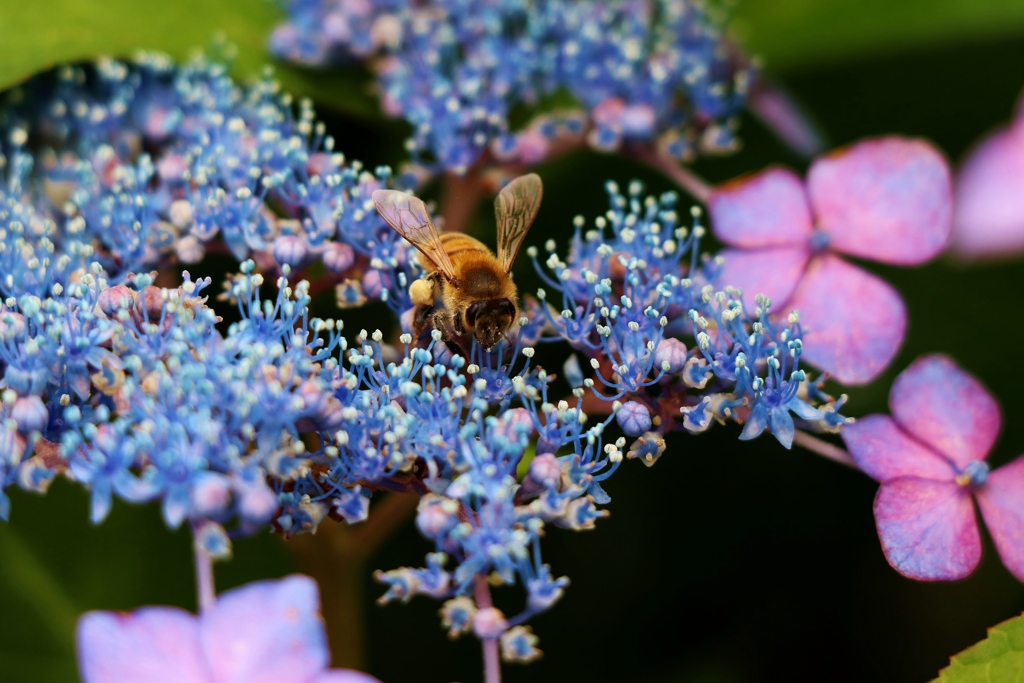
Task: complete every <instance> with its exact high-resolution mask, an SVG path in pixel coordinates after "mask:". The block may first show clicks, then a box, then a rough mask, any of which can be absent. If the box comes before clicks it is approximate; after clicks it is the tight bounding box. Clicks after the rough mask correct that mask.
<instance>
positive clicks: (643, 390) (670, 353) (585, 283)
mask: <svg viewBox="0 0 1024 683" xmlns="http://www.w3.org/2000/svg"><path fill="white" fill-rule="evenodd" d="M14 99H15V101H14V102H13V103H12V104H11V105H10V106H9V108H8V110H6V112H5V114H4V123H5V124H6V126H7V128H6V134H5V136H4V139H6V140H7V141H8V147H7V148H6V149H8V155H7V158H10V159H14V160H15V162H12V164H11V166H10V167H9V168H8V173H9V176H8V180H9V183H8V186H7V191H6V192H7V193H6V194H5V204H4V206H5V207H7V209H8V212H7V213H5V215H4V220H5V221H6V222H5V224H4V225H5V231H4V232H3V233H2V235H0V237H2V239H3V240H4V242H3V244H4V245H5V249H6V250H8V251H14V250H17V252H18V253H22V254H26V255H28V256H29V258H28V259H27V260H26V262H25V264H24V266H23V267H20V268H14V269H12V270H11V271H10V272H9V273H8V274H7V276H6V280H5V285H4V286H5V290H4V293H5V295H6V298H5V300H4V303H3V310H2V311H0V333H2V340H0V370H2V372H3V375H2V376H3V380H2V381H3V396H2V399H3V408H2V409H3V413H4V415H3V417H4V422H3V425H4V430H5V431H4V437H5V438H4V440H3V441H2V443H3V446H4V453H3V458H2V459H0V462H2V463H3V469H2V471H0V472H2V475H3V483H4V485H8V484H13V483H18V484H19V485H21V486H23V487H25V488H29V489H32V490H37V491H42V490H45V488H46V487H47V485H48V484H49V482H50V481H51V480H52V479H53V477H54V476H56V475H58V474H64V475H66V476H68V477H70V478H72V479H74V480H75V481H77V482H80V483H81V484H83V485H85V486H86V487H88V488H89V489H90V491H91V494H92V518H93V520H94V521H97V522H98V521H100V520H102V519H103V518H104V517H105V516H106V515H107V514H108V513H109V511H110V506H111V501H112V498H113V497H115V496H116V497H119V498H122V499H124V500H127V501H131V502H143V501H159V502H160V505H161V508H162V511H163V515H164V519H165V521H166V522H167V524H168V525H169V526H172V527H174V526H178V525H180V524H183V523H185V522H188V523H189V524H190V525H191V526H192V527H193V529H194V531H195V534H196V538H197V544H198V546H199V548H200V549H201V550H202V551H203V552H205V553H207V554H208V555H212V556H215V557H224V556H227V555H228V554H229V553H230V538H231V536H232V535H236V534H244V533H251V532H252V531H254V530H256V529H259V528H262V527H264V526H265V525H267V524H270V525H272V526H273V527H274V528H276V529H277V530H278V531H280V532H281V533H284V534H286V535H290V534H295V533H300V532H306V531H313V530H315V529H316V527H317V525H318V524H320V523H321V522H323V521H324V520H325V519H326V518H327V517H328V516H331V517H333V518H336V519H344V520H347V521H349V522H356V521H359V520H362V519H364V518H365V517H366V515H367V514H368V509H369V498H370V496H371V494H372V492H373V491H375V490H380V489H388V490H396V489H397V490H409V491H414V492H416V493H418V494H420V495H421V496H422V499H421V504H420V506H419V510H418V513H417V525H418V527H419V529H420V530H421V531H422V533H423V534H424V535H425V536H426V537H427V538H429V539H430V540H431V541H433V542H434V544H435V550H434V552H433V553H431V554H430V555H428V557H427V558H426V564H425V567H423V568H412V569H410V568H402V569H397V570H393V571H390V572H382V573H381V574H380V575H379V578H380V580H381V581H383V582H384V583H386V584H387V586H388V590H387V592H386V593H385V595H384V598H383V599H384V600H385V601H387V600H391V599H403V600H405V599H409V598H410V597H411V596H413V595H415V594H426V595H429V596H432V597H435V598H439V599H444V600H446V602H445V605H444V608H443V610H442V615H443V621H444V623H445V626H446V627H447V628H448V629H449V631H450V632H451V633H452V634H453V635H457V634H459V633H463V632H467V631H470V630H472V631H473V632H474V633H475V634H476V635H477V636H478V637H479V638H481V639H482V640H484V641H485V642H487V641H500V643H501V650H502V652H503V654H504V656H505V657H506V659H508V660H512V661H530V660H532V659H534V658H535V657H536V656H538V654H539V650H538V649H537V647H536V644H537V638H536V636H534V635H533V634H532V633H531V632H530V630H529V627H528V626H526V625H525V622H526V621H527V620H528V619H529V618H530V617H531V616H533V615H535V614H537V613H539V612H542V611H544V610H546V609H548V608H550V607H551V606H552V605H553V604H554V603H555V602H557V601H558V599H559V598H560V597H561V595H562V593H563V591H564V589H565V586H566V585H567V582H568V580H567V579H566V578H565V577H557V578H556V577H555V575H554V574H553V573H552V571H551V569H550V568H549V567H548V566H547V565H545V564H544V563H543V562H542V559H541V554H540V538H541V536H542V535H543V533H544V530H545V527H546V526H547V525H549V524H550V525H555V526H559V527H564V528H568V529H576V530H582V529H590V528H593V526H594V524H595V522H596V521H597V520H598V519H600V518H601V517H602V516H604V515H605V514H607V513H606V511H604V510H603V509H602V508H601V506H603V505H605V504H606V503H608V502H609V496H608V495H607V493H606V492H605V491H604V490H603V488H602V486H601V482H603V481H604V480H605V479H607V478H608V477H609V476H611V475H612V474H613V473H614V472H615V471H616V470H617V468H618V467H619V466H620V463H621V462H622V459H623V458H624V457H638V458H640V459H641V460H642V461H644V462H646V463H648V464H651V463H653V462H654V461H655V460H656V459H657V458H658V457H659V456H660V455H661V454H662V453H663V451H664V450H665V440H664V435H665V433H666V432H667V431H668V430H669V429H673V428H679V429H685V430H689V431H691V432H699V431H702V430H704V429H706V428H707V427H708V426H709V425H710V424H711V420H712V418H714V419H716V420H718V421H723V422H724V421H728V420H733V421H736V422H741V423H743V424H744V425H745V426H744V430H743V433H742V438H753V437H754V436H757V435H758V434H760V433H761V432H762V431H764V430H765V429H768V430H770V431H771V432H772V433H773V434H775V436H776V437H777V438H778V439H779V440H780V441H781V442H783V443H784V444H785V445H787V446H789V445H790V443H791V442H792V439H793V434H794V430H795V424H794V419H793V416H794V415H795V416H796V419H797V421H798V422H799V423H800V424H802V425H806V426H808V427H811V428H813V429H817V430H828V431H832V430H834V429H835V428H836V427H837V426H838V425H839V424H842V423H843V422H844V418H842V417H841V416H839V415H838V413H837V412H836V411H837V408H838V407H839V405H841V403H842V400H840V401H839V402H834V401H832V400H831V399H830V398H829V397H827V396H825V395H824V394H823V393H821V391H820V390H819V388H818V387H817V386H816V385H814V384H813V383H812V382H811V381H810V380H809V379H808V376H807V374H806V373H805V372H804V370H802V369H801V368H800V356H801V353H802V346H803V344H802V341H801V329H800V324H799V320H798V317H797V316H796V315H793V316H791V317H790V318H789V319H788V323H787V324H786V325H779V324H777V323H775V322H773V321H772V319H771V318H770V317H769V312H770V306H771V304H770V302H769V301H768V300H767V299H759V300H758V302H759V307H758V309H757V310H756V311H755V312H754V314H753V315H752V316H748V314H747V313H746V312H745V311H744V309H743V306H742V304H741V300H742V293H741V292H740V291H738V290H734V289H732V288H726V289H723V290H721V291H716V290H715V288H714V287H713V286H712V285H711V284H710V281H709V279H708V278H707V277H706V276H705V274H704V267H705V266H709V265H711V266H713V264H714V259H710V258H707V257H701V256H700V251H699V250H700V238H701V236H702V235H703V234H704V228H703V227H701V226H700V224H699V220H697V218H696V217H697V216H699V212H697V213H695V214H694V216H695V218H694V220H695V223H694V225H692V226H684V225H682V223H681V221H680V220H679V216H678V215H677V213H676V198H675V196H674V195H672V194H666V195H664V196H662V197H660V198H654V197H647V198H645V197H643V194H642V187H641V186H640V185H639V184H637V183H634V184H631V185H630V188H629V192H628V194H627V195H622V194H621V193H620V192H619V190H618V188H617V187H616V186H615V185H614V184H609V188H608V189H609V195H610V200H611V207H610V210H609V211H608V212H607V213H606V215H605V216H601V217H598V218H597V219H596V221H595V224H594V229H592V230H588V231H586V232H584V231H583V229H582V228H583V225H584V221H583V219H582V218H581V219H578V220H577V222H576V228H577V229H576V234H575V237H574V239H573V243H572V245H571V248H570V252H569V253H568V254H566V255H565V260H564V261H563V258H562V257H561V256H559V255H557V254H556V253H555V251H554V247H553V245H549V246H548V251H549V256H548V259H547V262H546V265H547V267H548V269H549V270H550V271H551V273H552V274H551V275H546V274H545V278H546V279H547V280H548V281H549V288H550V289H551V290H553V291H555V292H557V293H558V295H559V296H560V298H561V302H560V303H559V306H558V307H556V308H552V307H551V306H550V300H549V299H548V294H547V293H540V294H539V298H538V299H535V300H531V301H529V302H527V305H526V307H525V315H524V317H523V318H522V319H521V320H520V321H519V323H518V325H516V326H515V327H514V328H513V331H512V332H511V333H510V335H509V337H508V339H507V340H506V341H504V342H502V343H501V344H499V346H498V347H496V349H494V350H493V351H492V352H489V353H486V352H483V351H482V350H480V349H478V348H476V347H475V346H474V347H472V348H469V349H460V348H452V347H449V346H448V345H446V344H443V343H442V342H441V334H440V333H439V332H437V331H435V332H434V333H433V334H432V335H427V336H426V338H425V339H419V338H418V339H416V340H415V342H416V343H414V339H413V336H412V334H410V331H411V330H410V329H409V326H410V321H411V319H412V312H413V310H412V309H413V306H412V302H411V301H410V300H409V297H408V294H407V291H406V290H407V288H408V285H409V284H410V283H411V282H412V281H413V280H414V279H415V278H416V277H418V276H419V275H420V271H419V266H418V265H417V264H416V263H415V260H414V259H411V258H410V248H409V247H408V245H406V244H405V243H403V242H400V241H399V240H398V238H397V237H396V236H395V235H393V234H392V233H391V232H390V231H388V230H387V229H385V228H383V227H382V226H383V221H382V220H381V219H379V218H378V217H377V216H376V214H375V213H373V212H370V211H368V210H367V209H368V206H367V203H368V202H367V200H368V197H369V194H370V192H372V190H373V189H376V188H378V187H380V186H381V185H382V184H385V183H386V182H388V181H389V180H390V173H389V171H388V170H387V169H380V170H379V171H378V172H377V173H376V174H374V175H370V174H368V173H361V172H359V167H358V165H357V164H351V165H349V166H344V165H343V162H342V160H341V159H340V157H339V155H337V154H334V153H333V152H331V147H332V145H331V142H330V140H329V138H325V137H323V136H322V134H321V133H318V132H317V131H318V130H319V128H318V126H317V125H316V124H315V123H313V119H312V112H311V110H310V109H309V108H308V106H302V107H300V115H299V117H298V120H295V119H293V118H291V114H290V111H291V106H290V105H291V103H290V101H289V100H287V98H283V97H281V96H279V95H277V94H276V91H275V89H274V87H273V85H272V83H270V82H269V81H263V82H261V83H259V84H257V85H256V86H253V87H252V88H251V89H240V88H237V87H236V86H234V85H233V84H232V83H231V82H230V81H229V80H228V79H227V78H226V77H225V76H224V74H223V72H222V70H221V69H220V68H219V67H216V66H212V65H209V64H206V63H203V62H199V63H196V64H193V65H192V66H189V67H186V68H183V69H181V70H174V69H171V68H170V67H168V66H167V65H166V64H165V63H164V62H163V61H162V60H160V59H158V58H156V57H153V56H147V57H144V58H143V59H141V60H140V62H139V63H137V64H133V65H125V64H119V63H115V62H105V63H103V64H101V65H100V66H99V67H98V68H96V69H95V70H94V71H84V70H75V69H70V70H63V71H61V72H59V73H58V74H56V75H55V76H51V77H43V78H41V79H39V80H38V81H36V82H31V83H29V84H28V85H27V86H26V87H25V88H24V89H23V90H22V91H21V93H20V94H19V95H17V96H16V97H15V98H14ZM108 116H110V117H113V118H112V119H110V120H108V118H107V117H108ZM143 150H146V151H143ZM53 159H58V160H61V161H60V163H59V164H58V163H57V162H53V163H51V161H52V160H53ZM55 168H59V169H62V170H61V172H60V173H58V172H57V171H55V170H54V169H55ZM68 169H71V170H70V171H68ZM97 169H99V171H97ZM100 171H101V172H100ZM54 178H59V179H60V182H61V183H64V185H55V183H56V182H57V181H55V180H54ZM58 191H59V192H58ZM126 193H127V194H126ZM95 207H98V208H95ZM117 207H129V208H130V211H129V210H128V209H124V210H123V211H122V210H117ZM27 228H30V229H27ZM129 236H134V237H133V238H132V239H135V242H133V241H132V240H131V239H129ZM218 237H219V239H217V238H218ZM183 244H185V245H188V246H187V247H183V246H182V245H183ZM97 245H102V246H97ZM220 245H223V246H224V247H226V250H227V251H228V253H231V254H233V255H235V256H238V257H242V256H246V255H251V256H252V258H251V259H248V260H245V261H244V262H242V264H241V266H240V271H239V272H238V273H237V274H236V275H233V276H231V277H229V278H228V280H227V281H226V282H225V283H224V287H225V289H224V292H223V294H222V295H221V299H222V300H225V301H227V302H228V304H230V305H232V306H234V307H236V309H237V317H238V318H239V321H238V322H236V323H233V324H231V325H230V326H228V327H227V329H226V330H225V329H224V326H223V325H222V324H221V318H220V316H218V315H217V313H216V312H215V311H214V309H213V308H211V307H209V306H208V305H207V303H208V299H207V297H206V296H205V295H206V290H207V288H208V287H209V286H210V284H211V281H210V279H209V278H204V279H199V280H193V279H192V278H191V276H190V275H189V273H188V272H185V273H184V275H183V280H182V283H181V284H180V285H179V286H176V287H166V286H159V285H158V284H157V282H156V277H157V275H156V273H155V272H154V273H153V274H147V273H145V272H140V271H141V270H142V269H143V268H144V267H147V266H149V265H155V266H161V267H167V266H169V265H172V264H173V262H174V261H178V262H182V261H193V260H195V259H197V258H199V257H200V256H201V255H202V253H203V251H205V250H206V249H215V248H218V247H219V246H220ZM531 253H532V254H534V255H535V252H534V250H531ZM317 257H319V259H320V260H321V261H322V263H323V265H324V267H325V270H326V271H328V272H329V273H331V275H328V277H327V281H328V282H330V283H335V282H339V284H338V295H339V296H338V299H339V303H340V304H342V305H358V304H359V303H361V302H363V301H366V300H367V299H368V298H376V299H382V300H386V301H387V302H388V303H389V305H390V306H391V307H392V309H393V310H394V311H395V312H396V314H398V317H399V319H400V321H401V324H402V327H404V329H405V334H403V335H402V336H401V338H400V339H399V340H398V344H389V343H387V342H386V341H385V340H384V335H383V333H381V332H380V331H375V332H373V333H372V334H371V333H368V332H366V331H360V332H359V333H358V334H357V335H356V336H355V337H354V340H350V339H348V338H345V337H343V336H342V329H341V324H340V323H339V322H336V321H334V320H329V319H319V318H315V317H312V316H311V314H310V311H309V307H310V304H311V297H312V295H311V285H310V284H309V283H308V282H307V281H306V280H303V279H300V278H299V277H298V274H299V270H301V269H303V268H304V267H305V266H307V265H309V264H310V263H312V262H313V259H314V258H317ZM538 266H539V264H538ZM264 272H265V273H267V274H268V275H274V274H276V278H275V279H274V280H272V281H273V282H274V284H275V285H276V293H274V294H271V295H270V296H265V295H264V294H263V293H262V291H261V287H265V284H266V283H265V281H264V280H265V277H264V274H263V273H264ZM683 334H685V335H689V336H690V338H691V344H690V347H689V348H688V347H687V345H685V344H684V343H683V342H682V341H680V340H679V339H677V338H676V337H677V336H678V335H683ZM554 340H567V341H568V342H569V343H570V344H572V345H573V346H574V347H575V348H576V349H577V350H578V351H580V352H581V353H583V354H584V355H585V356H586V357H587V358H588V359H589V362H590V365H591V366H592V368H593V369H594V370H595V373H594V376H593V377H592V378H586V379H584V378H583V373H582V371H581V370H580V369H579V366H578V365H579V364H578V362H577V363H576V366H575V368H574V367H573V366H572V364H570V365H569V366H567V368H566V374H567V376H568V377H569V378H570V381H571V383H572V384H573V385H574V386H575V390H574V391H573V394H574V395H573V396H572V397H565V398H563V397H561V396H559V395H557V394H554V393H553V392H554V391H557V388H556V386H557V385H553V384H552V382H553V380H554V376H553V375H552V374H550V373H548V372H546V371H545V370H544V369H542V368H539V367H537V366H536V365H535V364H534V363H533V360H532V359H533V356H534V346H535V345H536V344H538V343H544V342H547V341H554ZM589 403H592V404H593V405H594V406H595V407H596V410H595V411H591V412H592V413H595V414H597V415H603V417H602V418H601V419H599V420H592V418H591V417H590V416H588V415H587V412H586V411H585V410H584V405H585V404H589ZM613 422H614V423H615V425H616V427H617V428H618V429H619V430H620V431H621V432H622V433H624V434H625V436H626V437H629V438H630V439H632V443H631V445H628V446H627V444H628V443H629V442H628V441H627V438H625V437H622V436H615V435H614V433H611V432H609V433H607V434H606V430H608V429H609V428H611V427H612V424H613ZM3 501H4V507H3V510H2V511H3V512H4V515H5V516H6V514H7V512H8V509H7V508H8V506H7V499H6V498H3ZM489 581H491V582H497V583H501V584H507V585H519V586H520V587H521V588H522V589H523V590H524V591H525V593H526V598H525V601H524V605H523V608H522V609H521V611H520V612H519V613H517V614H515V615H508V616H506V615H505V614H504V613H502V612H501V611H499V610H498V609H497V608H495V607H493V606H492V605H491V604H490V601H489V596H488V594H487V585H488V582H489Z"/></svg>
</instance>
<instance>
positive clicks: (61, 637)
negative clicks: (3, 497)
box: [0, 524, 78, 653]
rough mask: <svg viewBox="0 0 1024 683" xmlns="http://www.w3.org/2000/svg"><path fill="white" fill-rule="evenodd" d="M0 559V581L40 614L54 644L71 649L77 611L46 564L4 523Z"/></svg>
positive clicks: (1, 530)
mask: <svg viewBox="0 0 1024 683" xmlns="http://www.w3.org/2000/svg"><path fill="white" fill-rule="evenodd" d="M0 558H2V560H0V584H6V586H8V587H9V589H10V590H11V591H12V593H14V594H15V595H18V596H20V598H21V600H22V601H23V602H24V603H26V604H27V605H28V606H29V607H31V609H32V610H33V611H34V612H35V613H36V614H37V615H39V617H41V620H42V622H43V624H45V626H46V627H47V629H48V630H49V632H50V637H51V638H52V639H53V642H54V643H56V644H58V645H60V646H61V649H63V650H66V651H67V652H69V653H71V652H73V651H74V643H73V638H72V634H73V633H74V631H75V622H76V621H77V619H78V610H77V609H76V608H75V606H74V605H73V604H72V603H71V600H70V599H69V598H68V597H67V595H66V594H65V593H64V590H63V588H62V587H61V585H60V584H59V583H58V582H57V581H55V580H54V578H53V576H51V574H50V572H49V569H48V568H47V567H46V565H45V564H44V563H43V562H42V561H41V560H39V559H38V558H37V557H36V556H35V554H34V553H33V552H32V549H31V548H29V547H28V546H27V545H25V544H24V543H22V542H21V539H20V538H18V534H17V533H16V532H15V531H14V530H13V529H11V528H10V527H9V526H7V525H6V524H0Z"/></svg>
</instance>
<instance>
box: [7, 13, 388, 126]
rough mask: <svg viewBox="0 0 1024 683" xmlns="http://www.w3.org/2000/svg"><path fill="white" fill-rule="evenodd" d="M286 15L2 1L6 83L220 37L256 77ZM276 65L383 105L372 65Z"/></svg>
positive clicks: (184, 54) (331, 94)
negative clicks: (63, 66)
mask: <svg viewBox="0 0 1024 683" xmlns="http://www.w3.org/2000/svg"><path fill="white" fill-rule="evenodd" d="M281 18H282V13H281V10H280V8H279V7H278V5H277V4H276V3H274V2H272V1H271V0H150V1H148V2H139V0H49V1H48V2H47V3H45V4H40V3H34V2H23V1H22V0H0V45H3V46H4V58H3V59H2V60H0V89H3V88H7V87H10V86H11V85H13V84H15V83H18V82H20V81H22V80H24V79H25V78H27V77H28V76H30V75H32V74H33V73H36V72H38V71H42V70H44V69H47V68H49V67H51V66H53V65H55V64H59V63H62V62H69V61H79V60H87V59H92V58H95V57H97V56H100V55H109V56H113V57H130V56H131V55H133V54H134V53H135V52H137V51H138V50H156V51H160V52H166V53H167V54H169V55H170V56H171V57H173V58H175V59H176V60H179V61H181V60H185V59H188V58H189V57H190V56H191V55H192V54H194V53H195V52H196V51H197V50H202V49H205V48H208V47H209V46H210V45H211V44H212V43H213V42H214V40H216V39H219V38H221V37H223V38H225V39H226V40H227V41H228V43H230V44H231V45H233V46H235V47H236V48H237V50H238V54H237V58H236V59H235V60H234V63H233V69H232V71H233V73H234V75H235V76H236V77H237V78H240V79H243V80H245V79H251V78H253V77H254V76H256V75H258V74H259V72H260V70H261V69H262V68H263V66H264V65H266V64H269V63H271V61H272V59H271V56H270V53H269V52H268V51H267V47H266V46H267V39H268V37H269V36H270V32H271V30H273V27H274V26H275V25H276V24H277V23H279V22H280V21H281ZM275 68H276V73H277V76H278V78H279V79H280V80H281V82H282V85H283V86H284V88H285V90H287V91H289V92H292V93H294V94H295V95H299V96H315V99H316V101H317V102H318V103H320V104H328V105H331V106H334V107H336V108H339V109H342V110H344V111H346V112H347V113H350V114H353V115H356V116H362V117H366V116H371V115H376V114H377V112H378V111H379V109H378V107H377V105H376V103H375V102H374V100H373V98H371V96H370V94H369V80H370V79H369V75H368V74H367V73H366V72H365V71H362V70H360V69H331V70H329V71H325V70H313V69H301V68H297V67H293V66H290V65H285V64H275Z"/></svg>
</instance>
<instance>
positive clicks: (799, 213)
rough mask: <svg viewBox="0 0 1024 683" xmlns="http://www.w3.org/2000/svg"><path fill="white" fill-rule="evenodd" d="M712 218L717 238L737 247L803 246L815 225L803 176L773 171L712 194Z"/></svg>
mask: <svg viewBox="0 0 1024 683" xmlns="http://www.w3.org/2000/svg"><path fill="white" fill-rule="evenodd" d="M708 214H709V215H710V216H711V227H712V230H713V231H714V233H715V237H717V238H718V239H720V240H722V241H723V242H725V243H726V244H729V245H731V246H734V247H746V248H748V249H749V248H755V247H779V246H787V245H789V246H802V245H804V244H805V243H806V242H807V240H808V239H809V238H810V236H811V230H812V228H813V221H812V219H811V210H810V207H809V206H808V204H807V192H806V191H805V190H804V183H803V181H802V180H801V179H800V176H798V175H797V174H795V173H793V172H792V171H790V170H789V169H787V168H780V167H773V168H769V169H766V170H764V171H761V172H760V173H755V174H752V175H746V176H741V177H740V178H737V179H736V180H732V181H730V182H728V183H725V184H724V185H719V186H718V187H716V188H714V189H713V190H712V191H711V196H710V197H709V198H708Z"/></svg>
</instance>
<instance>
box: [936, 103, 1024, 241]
mask: <svg viewBox="0 0 1024 683" xmlns="http://www.w3.org/2000/svg"><path fill="white" fill-rule="evenodd" d="M955 189H956V202H955V204H954V206H955V207H956V211H955V213H954V215H953V239H952V248H953V250H954V251H955V252H956V253H957V254H959V255H961V256H964V257H967V258H984V257H1006V256H1013V255H1014V253H1015V252H1017V253H1019V252H1021V251H1024V122H1021V123H1018V124H1017V125H1015V126H1013V127H1011V128H1009V129H1007V130H1001V131H999V132H998V133H995V134H994V135H992V136H990V137H988V138H986V139H985V140H984V141H983V142H982V143H981V144H980V145H978V146H977V147H976V148H975V149H974V150H973V151H972V152H971V153H970V156H968V157H967V160H966V161H965V162H964V163H963V165H962V166H961V167H960V172H959V173H958V174H957V178H956V188H955Z"/></svg>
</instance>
